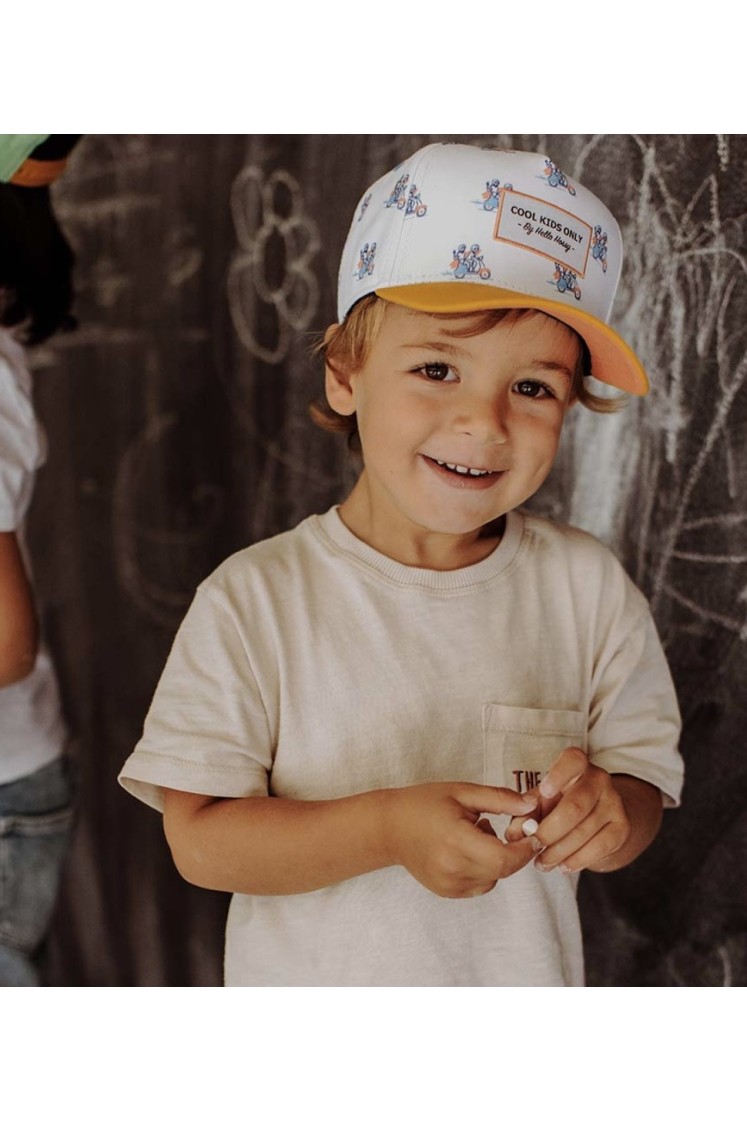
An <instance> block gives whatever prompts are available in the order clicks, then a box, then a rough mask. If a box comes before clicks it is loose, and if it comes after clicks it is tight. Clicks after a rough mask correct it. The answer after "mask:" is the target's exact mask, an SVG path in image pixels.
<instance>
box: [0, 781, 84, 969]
mask: <svg viewBox="0 0 747 1121" xmlns="http://www.w3.org/2000/svg"><path fill="white" fill-rule="evenodd" d="M71 803H72V789H71V782H70V777H69V774H68V764H67V761H66V760H65V759H56V760H55V761H54V762H52V763H49V764H48V765H47V766H46V767H42V768H41V770H39V771H35V772H34V773H33V774H30V775H26V776H25V777H24V778H21V779H18V780H17V781H16V782H8V783H4V784H0V986H16V985H38V984H39V983H40V982H39V975H38V973H37V970H36V967H35V965H34V962H33V955H34V952H35V951H36V950H37V949H38V947H39V945H40V944H41V942H42V939H43V938H44V935H45V933H46V931H47V927H48V925H49V921H50V919H51V917H52V910H53V908H54V904H55V900H56V898H57V889H58V886H59V881H60V874H61V872H62V863H63V860H64V857H65V854H66V852H67V848H68V843H69V839H70V832H71V827H72V819H73V808H72V804H71Z"/></svg>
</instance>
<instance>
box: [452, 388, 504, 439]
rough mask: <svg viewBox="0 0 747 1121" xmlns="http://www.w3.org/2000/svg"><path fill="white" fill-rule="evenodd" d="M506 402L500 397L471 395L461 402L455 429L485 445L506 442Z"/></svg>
mask: <svg viewBox="0 0 747 1121" xmlns="http://www.w3.org/2000/svg"><path fill="white" fill-rule="evenodd" d="M508 408H509V406H508V402H507V401H505V400H504V399H503V398H502V397H501V398H496V397H494V396H490V397H487V396H486V397H483V396H480V395H477V394H475V395H473V396H471V397H470V398H469V399H467V400H462V402H461V407H460V409H459V412H458V413H457V416H456V418H455V427H456V428H457V430H458V431H459V432H461V433H463V434H465V435H468V436H472V437H473V438H474V439H476V440H480V441H481V442H482V443H485V444H505V443H507V442H508Z"/></svg>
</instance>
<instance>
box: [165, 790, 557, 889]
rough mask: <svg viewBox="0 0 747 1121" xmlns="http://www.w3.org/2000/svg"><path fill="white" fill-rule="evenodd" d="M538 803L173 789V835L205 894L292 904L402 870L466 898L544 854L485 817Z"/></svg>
mask: <svg viewBox="0 0 747 1121" xmlns="http://www.w3.org/2000/svg"><path fill="white" fill-rule="evenodd" d="M536 804H537V798H536V796H535V795H520V794H516V793H514V792H513V791H511V790H506V789H503V788H500V787H487V786H478V785H473V784H471V783H445V782H444V783H431V784H428V785H423V786H412V787H405V788H402V789H394V790H376V791H371V792H369V793H364V794H356V795H353V796H351V797H348V798H338V799H334V800H331V801H323V802H304V801H296V800H293V799H289V798H274V797H270V798H266V797H253V798H235V799H216V798H210V797H207V796H204V795H200V794H187V793H184V792H181V791H176V790H167V791H165V801H164V829H165V831H166V838H167V840H168V843H169V845H170V847H171V851H172V855H173V857H174V861H175V863H176V866H177V868H178V869H179V871H180V872H181V874H182V875H183V876H184V878H185V879H187V880H189V882H190V883H194V884H196V885H197V886H199V887H205V888H212V889H213V890H217V891H229V892H240V893H242V894H248V895H292V894H296V893H299V892H307V891H315V890H317V889H318V888H323V887H328V886H330V885H332V884H336V883H340V882H341V881H343V880H347V879H350V878H351V877H353V876H360V875H363V874H364V873H365V872H373V871H375V870H376V869H380V868H385V867H389V866H391V865H401V866H403V867H404V868H406V869H407V871H408V872H410V874H411V875H412V876H414V877H415V879H417V880H418V881H419V882H420V883H421V884H423V886H424V887H426V888H428V889H429V890H430V891H433V892H435V894H437V895H441V896H445V897H449V898H458V897H469V896H476V895H483V894H484V893H485V892H488V891H490V890H491V889H492V888H493V887H494V886H495V884H496V883H497V881H498V880H499V879H503V878H505V877H506V876H509V875H511V874H512V873H513V872H516V871H518V870H519V869H520V868H522V867H523V866H524V865H525V864H527V863H528V862H529V861H530V860H531V858H532V856H534V855H535V853H536V852H537V849H538V846H537V844H536V842H535V841H534V838H525V837H523V836H522V837H521V839H518V840H517V841H515V842H514V843H512V844H503V843H502V842H501V841H499V840H498V839H497V837H496V836H495V834H494V833H493V830H492V829H491V827H490V825H489V824H488V822H487V821H486V820H485V819H483V820H480V815H481V813H494V814H527V813H529V812H530V811H531V810H532V809H533V808H534V807H535V806H536ZM478 822H479V824H478Z"/></svg>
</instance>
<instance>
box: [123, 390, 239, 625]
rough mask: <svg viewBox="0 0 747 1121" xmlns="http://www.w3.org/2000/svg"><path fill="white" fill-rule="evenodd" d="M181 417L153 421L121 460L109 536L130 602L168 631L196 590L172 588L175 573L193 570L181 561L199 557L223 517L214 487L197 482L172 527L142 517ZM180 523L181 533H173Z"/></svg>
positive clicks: (167, 414) (181, 497)
mask: <svg viewBox="0 0 747 1121" xmlns="http://www.w3.org/2000/svg"><path fill="white" fill-rule="evenodd" d="M178 426H179V416H178V415H177V414H176V413H174V412H163V413H158V414H157V415H155V416H153V417H151V418H150V419H149V420H148V422H147V423H146V425H145V426H144V428H143V430H142V431H141V432H139V433H138V434H137V435H136V436H135V438H134V439H133V440H132V441H131V443H130V444H129V446H128V447H127V449H126V450H125V452H124V454H123V455H122V457H121V459H120V462H119V465H118V469H117V475H116V480H115V485H114V494H113V501H112V531H113V537H114V549H113V552H114V558H115V564H116V571H117V576H118V578H119V580H120V581H121V583H122V585H123V587H124V588H125V590H126V591H127V593H128V594H129V595H130V596H131V598H132V600H133V601H134V602H135V604H137V606H138V607H139V608H140V609H141V611H143V612H144V613H145V614H146V615H147V616H148V617H149V618H150V619H152V620H153V621H154V622H155V623H158V624H160V625H162V626H165V627H167V628H170V629H173V627H174V626H175V625H176V624H177V623H178V622H179V621H180V619H181V617H182V616H183V614H184V611H185V610H186V608H187V607H188V605H189V603H190V602H191V600H192V597H193V595H194V587H193V586H192V585H191V584H189V583H188V584H186V585H185V586H184V588H183V589H180V588H179V587H178V586H176V587H175V584H177V585H178V584H179V583H180V581H179V580H175V579H174V568H175V566H176V567H177V568H182V569H184V570H185V572H186V573H187V574H189V573H191V571H192V567H191V565H190V564H189V563H185V561H184V559H182V561H181V563H180V558H188V557H189V555H190V554H191V553H193V552H198V551H201V550H202V549H203V548H204V544H205V542H206V541H208V540H209V537H210V535H211V533H213V532H214V530H215V527H216V526H217V524H218V523H219V521H220V518H221V515H222V513H223V505H224V502H223V494H222V492H221V490H220V489H219V488H218V487H217V486H213V485H211V484H208V483H205V482H200V483H197V484H196V485H195V486H194V487H193V488H192V490H191V491H190V492H188V493H180V494H179V495H178V498H179V501H180V504H181V510H179V511H174V510H173V509H172V508H171V506H170V505H169V504H168V503H162V505H163V506H166V507H168V508H169V509H170V513H171V515H172V518H171V525H169V526H167V525H164V524H163V523H161V524H156V523H155V521H153V520H150V521H149V520H148V519H147V518H146V517H145V516H144V513H143V509H142V507H143V498H144V496H146V495H148V493H149V491H150V490H152V488H153V487H154V466H155V465H157V464H158V463H159V462H162V461H164V460H166V461H168V450H167V447H166V445H167V442H168V440H169V437H171V436H172V435H175V434H176V430H177V428H178ZM180 523H181V527H180V528H175V526H176V525H179V524H180Z"/></svg>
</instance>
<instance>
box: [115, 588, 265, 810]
mask: <svg viewBox="0 0 747 1121" xmlns="http://www.w3.org/2000/svg"><path fill="white" fill-rule="evenodd" d="M272 754H273V742H272V737H271V734H270V729H269V724H268V720H267V716H266V712H265V708H264V705H263V701H262V697H261V695H260V692H259V689H258V686H257V682H256V679H255V675H254V672H253V670H252V665H251V661H250V657H249V653H248V651H247V650H246V648H245V644H244V642H243V641H242V638H241V635H240V634H239V630H238V628H237V626H236V624H235V621H234V619H233V616H232V612H231V610H230V608H229V607H228V605H227V604H226V603H225V602H224V601H223V600H222V599H221V597H220V594H219V593H216V592H215V591H211V590H210V589H209V588H208V587H206V586H205V585H203V586H202V587H201V588H200V589H199V590H198V592H197V595H196V596H195V599H194V601H193V603H192V606H191V607H190V609H189V611H188V612H187V615H186V616H185V618H184V621H183V623H182V625H181V627H180V628H179V631H178V633H177V635H176V638H175V640H174V645H173V647H172V649H171V653H170V655H169V657H168V660H167V662H166V666H165V668H164V671H163V674H162V675H161V679H160V681H159V683H158V687H157V689H156V692H155V695H154V697H153V702H152V704H151V707H150V710H149V712H148V715H147V717H146V720H145V726H144V729H143V736H142V739H141V740H140V742H139V743H138V744H137V746H136V747H135V750H134V751H133V753H132V755H130V757H129V759H128V760H127V761H126V763H125V765H124V767H123V768H122V771H121V773H120V775H119V782H120V783H121V785H122V786H123V787H124V789H125V790H127V791H128V792H129V793H130V794H133V795H134V796H135V797H136V798H140V799H141V801H143V802H145V803H146V804H147V805H150V806H152V807H153V808H154V809H157V810H162V809H163V788H164V787H167V788H172V789H175V790H185V791H189V792H191V793H194V794H207V795H212V796H214V797H222V798H243V797H248V796H250V795H262V794H267V792H268V774H269V771H270V768H271V766H272Z"/></svg>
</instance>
